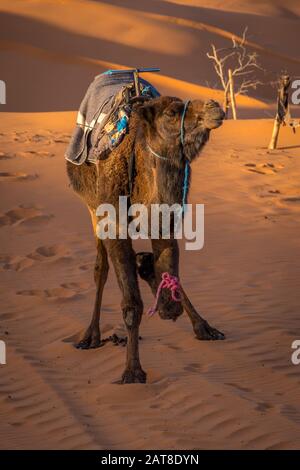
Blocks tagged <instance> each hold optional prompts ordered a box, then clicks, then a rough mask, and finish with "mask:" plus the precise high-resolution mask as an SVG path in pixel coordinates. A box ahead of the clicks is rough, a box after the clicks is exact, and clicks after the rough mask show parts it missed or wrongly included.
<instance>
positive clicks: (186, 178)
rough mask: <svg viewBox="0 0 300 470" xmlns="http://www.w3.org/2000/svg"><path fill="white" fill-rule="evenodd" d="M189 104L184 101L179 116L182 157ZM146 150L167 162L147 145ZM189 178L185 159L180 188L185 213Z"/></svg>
mask: <svg viewBox="0 0 300 470" xmlns="http://www.w3.org/2000/svg"><path fill="white" fill-rule="evenodd" d="M189 104H190V100H187V101H185V103H184V107H183V111H182V114H181V121H180V144H181V151H182V153H183V155H184V137H185V128H184V120H185V117H186V113H187V109H188V106H189ZM147 147H148V150H149V151H150V152H151V153H152V155H154V157H156V158H159V159H160V160H169V159H168V158H167V157H164V156H163V155H160V154H159V153H157V152H155V151H154V150H153V149H152V148H151V146H150V145H149V144H147ZM189 176H190V163H189V161H188V160H187V158H186V159H185V167H184V179H183V187H182V212H184V211H185V205H186V202H187V195H188V191H189Z"/></svg>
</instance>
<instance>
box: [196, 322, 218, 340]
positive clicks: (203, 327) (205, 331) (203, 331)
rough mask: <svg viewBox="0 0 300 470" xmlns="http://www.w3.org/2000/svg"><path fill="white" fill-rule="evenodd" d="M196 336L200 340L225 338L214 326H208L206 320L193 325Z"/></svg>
mask: <svg viewBox="0 0 300 470" xmlns="http://www.w3.org/2000/svg"><path fill="white" fill-rule="evenodd" d="M194 332H195V335H196V338H197V339H199V340H200V341H217V340H223V339H225V335H224V334H223V333H221V331H218V330H217V329H216V328H213V327H212V326H210V325H209V324H208V323H207V321H204V322H201V323H199V324H198V325H196V326H195V327H194Z"/></svg>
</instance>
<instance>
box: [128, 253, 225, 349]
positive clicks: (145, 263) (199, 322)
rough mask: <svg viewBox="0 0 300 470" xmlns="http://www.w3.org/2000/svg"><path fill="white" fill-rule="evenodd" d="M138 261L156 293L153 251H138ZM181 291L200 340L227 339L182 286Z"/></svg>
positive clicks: (139, 267) (156, 281)
mask: <svg viewBox="0 0 300 470" xmlns="http://www.w3.org/2000/svg"><path fill="white" fill-rule="evenodd" d="M136 262H137V269H138V273H139V275H140V277H141V278H142V279H143V280H144V281H146V282H147V283H148V284H149V286H150V288H151V290H152V292H153V294H154V295H156V291H157V287H158V284H159V279H157V278H156V277H155V271H154V255H153V253H150V252H148V253H137V255H136ZM171 274H172V273H171ZM180 293H181V297H182V302H181V304H182V306H183V308H184V310H185V311H186V313H187V314H188V317H189V319H190V321H191V323H192V326H193V330H194V333H195V335H196V338H197V339H199V340H222V339H225V335H224V334H223V333H221V332H220V331H218V330H217V329H215V328H213V327H211V326H210V325H209V324H208V322H207V321H206V320H205V319H204V318H202V317H201V316H200V315H199V313H198V312H197V311H196V309H195V308H194V306H193V305H192V303H191V301H190V300H189V298H188V296H187V295H186V293H185V292H184V290H183V288H182V287H181V288H180Z"/></svg>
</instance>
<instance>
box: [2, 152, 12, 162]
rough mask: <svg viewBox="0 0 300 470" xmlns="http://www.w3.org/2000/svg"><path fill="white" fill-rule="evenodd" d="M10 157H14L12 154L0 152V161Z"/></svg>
mask: <svg viewBox="0 0 300 470" xmlns="http://www.w3.org/2000/svg"><path fill="white" fill-rule="evenodd" d="M11 158H14V154H12V153H6V152H0V161H1V160H10V159H11Z"/></svg>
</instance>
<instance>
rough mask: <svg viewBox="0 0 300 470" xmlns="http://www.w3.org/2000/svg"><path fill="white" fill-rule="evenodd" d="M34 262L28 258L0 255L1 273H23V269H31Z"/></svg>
mask: <svg viewBox="0 0 300 470" xmlns="http://www.w3.org/2000/svg"><path fill="white" fill-rule="evenodd" d="M32 265H33V261H32V260H30V259H28V258H22V257H20V256H9V255H0V270H1V271H17V272H19V271H23V269H26V268H30V267H31V266H32Z"/></svg>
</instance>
